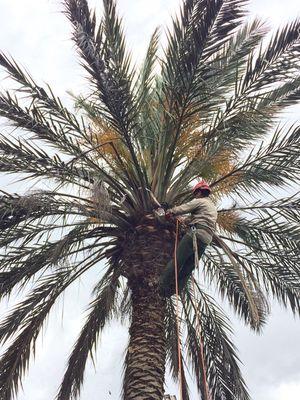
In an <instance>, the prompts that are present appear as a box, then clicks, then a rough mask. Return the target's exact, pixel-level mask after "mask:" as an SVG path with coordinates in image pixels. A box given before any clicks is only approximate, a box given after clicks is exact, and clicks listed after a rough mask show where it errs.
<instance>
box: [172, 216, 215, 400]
mask: <svg viewBox="0 0 300 400" xmlns="http://www.w3.org/2000/svg"><path fill="white" fill-rule="evenodd" d="M178 236H179V220H178V219H176V236H175V246H174V268H175V292H176V323H177V339H178V344H177V349H178V380H179V389H180V392H179V396H180V397H179V400H182V399H183V380H182V358H181V341H180V317H179V285H178V262H177V247H178ZM193 248H194V253H195V267H198V264H199V254H198V244H197V237H196V233H195V232H193ZM192 282H193V298H195V293H196V285H195V278H194V276H192ZM193 298H191V300H192V303H193V307H194V310H195V315H196V333H197V332H198V336H199V341H200V360H201V366H202V371H203V383H204V396H205V397H204V400H211V397H210V394H209V388H208V383H207V374H206V365H205V359H204V345H203V340H202V336H201V324H200V318H199V315H198V310H197V307H196V305H195V303H194V300H193Z"/></svg>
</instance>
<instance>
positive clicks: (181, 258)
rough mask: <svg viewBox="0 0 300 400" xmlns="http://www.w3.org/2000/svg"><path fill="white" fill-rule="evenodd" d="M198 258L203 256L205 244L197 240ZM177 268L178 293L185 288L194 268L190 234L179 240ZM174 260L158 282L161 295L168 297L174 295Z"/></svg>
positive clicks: (193, 253)
mask: <svg viewBox="0 0 300 400" xmlns="http://www.w3.org/2000/svg"><path fill="white" fill-rule="evenodd" d="M197 246H198V257H199V259H200V257H201V256H202V255H203V253H204V251H205V248H206V246H207V245H206V244H205V243H203V242H202V241H201V240H200V239H198V238H197ZM176 257H177V268H178V289H179V292H180V291H181V290H182V288H183V287H184V286H185V284H186V282H187V281H188V279H189V277H190V275H191V273H192V272H193V270H194V268H195V252H194V246H193V236H192V234H188V233H186V234H185V235H184V236H183V238H182V239H181V240H180V242H179V245H178V248H177V252H176ZM174 264H175V263H174V259H171V260H170V261H169V262H168V264H167V266H166V269H165V271H164V273H163V275H162V277H161V280H160V288H161V294H162V295H163V296H165V297H170V296H172V294H174V293H175V291H176V290H175V287H176V285H175V265H174Z"/></svg>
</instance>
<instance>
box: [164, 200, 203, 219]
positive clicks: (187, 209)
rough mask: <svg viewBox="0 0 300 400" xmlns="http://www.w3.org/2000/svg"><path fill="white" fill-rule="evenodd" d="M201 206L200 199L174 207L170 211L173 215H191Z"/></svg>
mask: <svg viewBox="0 0 300 400" xmlns="http://www.w3.org/2000/svg"><path fill="white" fill-rule="evenodd" d="M198 205H199V199H193V200H191V201H189V202H188V203H185V204H182V205H181V206H177V207H173V208H171V209H170V210H168V211H169V212H170V213H171V214H174V215H182V214H188V213H191V212H192V211H193V210H194V209H195V208H197V206H198Z"/></svg>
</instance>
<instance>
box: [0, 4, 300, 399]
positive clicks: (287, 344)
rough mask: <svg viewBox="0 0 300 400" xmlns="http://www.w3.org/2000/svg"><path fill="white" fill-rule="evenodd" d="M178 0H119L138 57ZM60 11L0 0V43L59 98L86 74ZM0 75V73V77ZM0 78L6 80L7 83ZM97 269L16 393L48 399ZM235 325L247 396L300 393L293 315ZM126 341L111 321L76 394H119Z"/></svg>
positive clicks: (286, 11) (279, 18) (298, 331)
mask: <svg viewBox="0 0 300 400" xmlns="http://www.w3.org/2000/svg"><path fill="white" fill-rule="evenodd" d="M96 3H97V4H100V3H101V1H100V0H97V1H96V0H93V1H90V4H92V5H93V4H96ZM179 3H180V1H179V0H150V1H149V0H129V1H128V0H120V1H119V8H120V10H121V14H122V15H123V16H124V18H125V26H126V32H127V36H128V41H129V44H130V47H131V48H132V49H133V51H134V54H135V57H136V58H137V59H141V57H143V54H144V51H145V49H146V45H147V41H148V40H149V37H150V35H151V33H152V32H153V30H154V29H155V27H156V26H158V25H163V24H165V22H168V21H170V18H169V16H170V15H171V14H172V13H174V12H175V11H176V6H177V5H178V4H179ZM249 9H250V12H251V15H253V16H254V15H259V16H261V17H263V18H267V19H268V21H269V24H270V26H272V27H277V26H279V25H280V24H282V23H283V22H284V21H287V20H288V19H292V18H294V17H296V15H297V13H298V14H299V2H298V1H297V0H286V1H282V0H263V1H262V0H261V1H259V0H252V1H251V0H250V4H249ZM60 10H61V6H60V1H59V0H0V27H1V35H0V49H1V50H3V51H5V52H9V53H10V54H11V55H13V57H14V58H15V59H16V60H17V61H19V62H20V63H21V64H22V65H24V66H25V67H26V68H27V69H28V70H29V71H30V73H31V74H32V76H33V77H34V78H35V79H36V80H39V81H40V82H47V83H49V84H50V85H51V86H52V88H54V89H55V91H56V94H58V95H60V96H61V97H62V98H63V99H64V98H65V92H66V91H67V90H71V91H74V92H77V91H80V90H81V89H83V88H84V82H85V81H84V79H83V76H84V73H83V71H82V69H81V68H80V66H79V65H78V63H77V62H76V53H75V51H74V48H73V44H72V43H71V41H70V40H69V37H70V26H69V24H68V22H67V20H66V18H65V17H64V16H63V15H62V14H61V13H59V11H60ZM2 76H3V74H2V75H1V74H0V78H1V77H2ZM0 85H1V83H0ZM2 85H3V86H7V82H6V81H5V82H3V83H2ZM4 185H6V180H2V181H1V183H0V186H2V187H3V186H4ZM96 273H97V272H96V271H92V272H91V273H90V274H89V276H87V277H86V278H85V280H84V281H83V282H82V283H81V285H78V284H77V285H76V286H75V287H73V288H72V289H71V290H70V292H69V294H68V295H67V296H66V297H65V300H64V307H63V314H64V322H63V323H62V322H61V321H62V304H63V302H61V303H60V304H59V305H58V306H56V309H55V311H54V313H52V316H51V318H50V320H49V323H48V327H47V333H46V334H45V335H44V336H43V339H42V340H40V342H39V346H38V349H39V351H38V355H37V358H36V361H35V362H34V363H32V364H31V366H32V368H31V372H30V374H29V375H28V378H27V379H26V380H25V384H24V392H23V394H20V395H19V396H18V400H49V399H51V398H53V397H54V394H55V392H56V389H57V387H58V384H59V378H60V377H61V376H62V373H63V369H64V365H65V361H66V355H67V353H68V351H69V350H70V349H71V346H72V341H73V340H74V338H75V337H76V334H77V332H78V329H79V327H80V325H81V322H82V314H81V313H82V310H84V308H85V304H87V302H88V301H89V289H90V287H91V286H92V283H93V282H94V279H95V274H96ZM235 326H236V336H235V341H236V344H237V345H238V347H239V350H240V357H241V359H242V361H243V362H244V367H243V370H244V375H245V378H246V381H247V383H248V385H249V389H250V392H251V394H252V396H253V400H296V399H298V398H300V350H299V338H300V324H299V319H296V320H295V319H294V318H293V317H292V315H291V313H289V312H285V311H284V312H283V311H282V310H281V309H280V308H279V307H278V306H275V307H274V308H273V313H272V317H271V318H270V321H269V324H268V326H267V327H266V329H265V331H264V334H263V335H262V336H256V335H254V334H253V333H251V332H250V331H249V330H248V329H246V328H244V327H243V326H242V325H241V324H238V323H237V322H236V321H235ZM126 340H127V328H126V327H121V326H119V325H117V324H112V325H111V327H110V329H109V330H107V331H106V332H105V334H104V335H103V338H102V340H101V346H100V349H99V351H98V369H97V373H96V374H95V372H94V370H93V368H92V367H91V366H89V367H88V369H87V374H86V385H85V388H84V390H83V392H82V397H81V400H99V399H101V400H102V399H103V400H106V399H110V400H117V399H119V393H120V384H121V378H120V374H121V372H122V360H123V356H124V352H125V346H126ZM109 391H110V392H111V395H110V394H109ZM167 391H168V392H169V393H171V394H172V393H175V391H176V387H175V386H173V385H169V387H168V390H167ZM194 398H197V397H196V396H195V397H194ZM192 400H193V397H192Z"/></svg>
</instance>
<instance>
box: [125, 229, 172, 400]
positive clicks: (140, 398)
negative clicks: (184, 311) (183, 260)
mask: <svg viewBox="0 0 300 400" xmlns="http://www.w3.org/2000/svg"><path fill="white" fill-rule="evenodd" d="M173 243H174V236H173V234H172V232H169V231H168V230H163V229H160V230H159V229H158V230H157V229H154V230H151V229H150V231H148V230H147V229H143V228H141V231H140V232H138V233H136V234H135V236H134V237H131V238H130V240H129V241H128V240H127V244H126V246H125V248H124V254H123V256H124V258H123V259H124V264H125V265H126V272H125V273H126V275H127V278H128V284H129V287H130V289H131V302H132V320H131V326H130V329H129V335H130V340H129V346H128V351H127V356H126V361H125V376H124V399H125V400H162V399H163V396H164V377H165V362H166V346H165V299H164V298H162V297H161V296H160V295H159V292H158V281H159V277H160V274H161V273H162V271H163V269H164V268H165V267H166V264H167V262H168V261H169V259H170V257H171V256H172V248H173Z"/></svg>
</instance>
